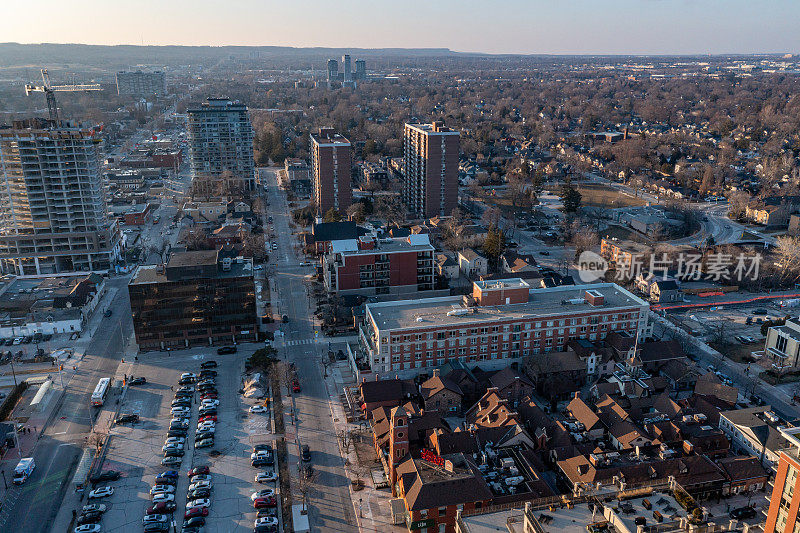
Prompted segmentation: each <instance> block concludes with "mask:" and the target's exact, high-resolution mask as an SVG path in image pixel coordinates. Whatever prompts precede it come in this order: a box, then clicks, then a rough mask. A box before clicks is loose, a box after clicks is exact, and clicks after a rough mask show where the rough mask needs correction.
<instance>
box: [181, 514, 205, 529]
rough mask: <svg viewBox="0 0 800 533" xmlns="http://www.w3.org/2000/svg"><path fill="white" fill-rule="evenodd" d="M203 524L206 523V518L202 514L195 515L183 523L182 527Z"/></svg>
mask: <svg viewBox="0 0 800 533" xmlns="http://www.w3.org/2000/svg"><path fill="white" fill-rule="evenodd" d="M204 525H206V519H205V518H203V517H202V516H195V517H193V518H190V519H189V520H186V521H185V522H184V523H183V527H201V526H204Z"/></svg>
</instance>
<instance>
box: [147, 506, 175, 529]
mask: <svg viewBox="0 0 800 533" xmlns="http://www.w3.org/2000/svg"><path fill="white" fill-rule="evenodd" d="M170 503H172V502H170ZM155 505H161V504H158V503H157V504H154V505H152V506H151V507H154V506H155ZM172 505H175V504H174V503H172ZM167 521H169V517H168V516H167V515H166V514H165V513H147V514H145V516H144V518H142V524H145V525H146V524H155V523H158V522H167Z"/></svg>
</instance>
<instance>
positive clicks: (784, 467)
mask: <svg viewBox="0 0 800 533" xmlns="http://www.w3.org/2000/svg"><path fill="white" fill-rule="evenodd" d="M798 434H800V428H796V427H794V428H789V429H782V430H781V435H782V436H783V437H784V438H786V440H787V441H788V442H789V444H790V446H789V447H788V448H786V449H785V450H783V451H782V452H781V455H780V459H779V460H778V472H777V474H775V479H774V484H773V489H772V497H771V498H770V500H769V501H770V504H769V511H767V522H766V523H765V524H764V532H765V533H792V532H793V531H794V530H795V527H796V524H797V522H798V520H800V459H799V458H798V455H800V439H798V437H797V435H798Z"/></svg>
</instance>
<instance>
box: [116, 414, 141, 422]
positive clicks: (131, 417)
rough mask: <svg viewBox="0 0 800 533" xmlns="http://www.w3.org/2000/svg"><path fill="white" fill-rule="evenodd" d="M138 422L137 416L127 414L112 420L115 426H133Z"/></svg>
mask: <svg viewBox="0 0 800 533" xmlns="http://www.w3.org/2000/svg"><path fill="white" fill-rule="evenodd" d="M138 421H139V415H136V414H133V413H129V414H124V415H120V416H118V417H117V418H116V420H114V423H115V424H135V423H136V422H138Z"/></svg>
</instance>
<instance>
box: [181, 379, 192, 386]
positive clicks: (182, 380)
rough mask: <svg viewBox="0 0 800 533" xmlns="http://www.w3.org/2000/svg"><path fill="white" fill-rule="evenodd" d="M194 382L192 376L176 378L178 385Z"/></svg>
mask: <svg viewBox="0 0 800 533" xmlns="http://www.w3.org/2000/svg"><path fill="white" fill-rule="evenodd" d="M192 383H194V379H193V378H181V379H179V380H178V385H191V384H192Z"/></svg>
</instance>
